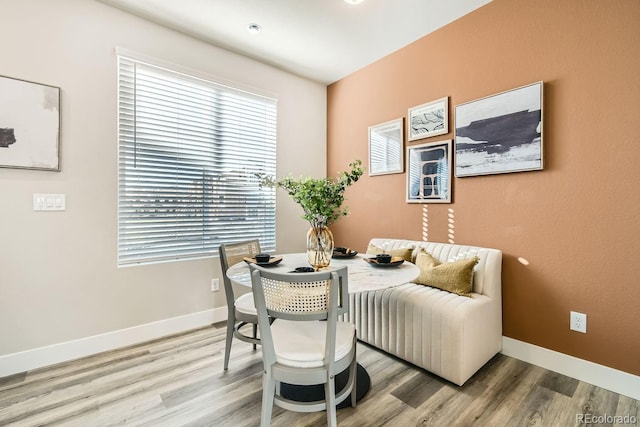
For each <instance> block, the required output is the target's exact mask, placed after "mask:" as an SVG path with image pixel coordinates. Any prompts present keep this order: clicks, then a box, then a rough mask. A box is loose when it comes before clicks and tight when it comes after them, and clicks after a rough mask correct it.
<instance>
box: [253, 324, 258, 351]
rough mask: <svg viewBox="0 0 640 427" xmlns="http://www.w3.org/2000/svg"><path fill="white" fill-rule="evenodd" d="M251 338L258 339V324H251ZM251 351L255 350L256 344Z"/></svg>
mask: <svg viewBox="0 0 640 427" xmlns="http://www.w3.org/2000/svg"><path fill="white" fill-rule="evenodd" d="M253 338H258V324H257V323H254V324H253ZM253 349H254V350H255V349H256V344H255V343H254V344H253Z"/></svg>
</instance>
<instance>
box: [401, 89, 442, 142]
mask: <svg viewBox="0 0 640 427" xmlns="http://www.w3.org/2000/svg"><path fill="white" fill-rule="evenodd" d="M408 116H409V118H408V120H407V133H408V137H407V140H408V141H415V140H417V139H422V138H428V137H431V136H438V135H443V134H445V133H448V132H449V97H448V96H447V97H444V98H441V99H438V100H435V101H431V102H427V103H426V104H422V105H418V106H416V107H412V108H409V113H408Z"/></svg>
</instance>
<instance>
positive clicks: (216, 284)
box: [211, 279, 220, 292]
mask: <svg viewBox="0 0 640 427" xmlns="http://www.w3.org/2000/svg"><path fill="white" fill-rule="evenodd" d="M219 290H220V279H211V292H218V291H219Z"/></svg>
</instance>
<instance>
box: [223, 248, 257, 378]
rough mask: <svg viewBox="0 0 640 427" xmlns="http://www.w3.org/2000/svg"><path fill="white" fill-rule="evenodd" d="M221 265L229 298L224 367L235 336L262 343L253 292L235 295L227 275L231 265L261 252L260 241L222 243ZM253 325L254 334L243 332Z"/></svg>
mask: <svg viewBox="0 0 640 427" xmlns="http://www.w3.org/2000/svg"><path fill="white" fill-rule="evenodd" d="M219 253H220V265H221V267H222V277H223V282H224V293H225V295H226V298H227V313H228V314H227V340H226V345H225V348H224V369H225V371H226V370H227V368H228V367H229V355H230V354H231V342H232V341H233V337H236V338H237V339H239V340H241V341H245V342H248V343H252V344H253V349H254V350H255V349H256V344H260V339H259V338H258V335H257V331H258V314H257V312H256V308H255V304H254V303H253V294H252V293H251V292H249V293H246V294H243V295H241V296H239V297H238V298H236V297H235V293H234V291H233V286H232V284H231V280H229V278H228V277H227V274H226V273H227V270H228V269H229V267H230V266H232V265H234V264H237V263H238V262H241V261H243V260H244V258H245V257H253V256H255V255H256V254H259V253H260V242H259V241H258V240H246V241H243V242H237V243H224V244H221V245H220V248H219ZM248 324H251V325H253V336H248V335H245V334H243V333H242V331H241V330H240V328H242V327H243V326H245V325H248Z"/></svg>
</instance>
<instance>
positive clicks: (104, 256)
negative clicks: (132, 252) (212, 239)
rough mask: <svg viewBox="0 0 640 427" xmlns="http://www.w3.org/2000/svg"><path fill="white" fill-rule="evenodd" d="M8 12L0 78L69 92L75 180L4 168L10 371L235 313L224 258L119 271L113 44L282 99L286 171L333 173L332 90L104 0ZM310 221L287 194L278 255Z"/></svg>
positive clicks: (68, 157)
mask: <svg viewBox="0 0 640 427" xmlns="http://www.w3.org/2000/svg"><path fill="white" fill-rule="evenodd" d="M0 10H1V11H2V13H0V40H2V51H1V52H0V75H4V76H9V77H15V78H20V79H24V80H29V81H34V82H39V83H45V84H49V85H53V86H58V87H60V88H61V89H62V91H61V98H62V101H61V102H62V105H61V120H62V126H61V147H62V152H61V166H62V171H61V172H47V171H30V170H17V169H3V168H0V248H1V250H2V255H1V256H0V363H1V362H2V356H6V355H11V354H13V355H14V356H15V355H16V353H18V352H24V351H27V352H28V351H29V350H32V349H37V348H40V349H41V350H42V347H45V346H49V345H55V344H58V343H63V342H67V341H72V340H82V339H84V338H85V337H90V336H94V335H98V334H105V333H109V332H113V331H118V330H122V329H125V328H132V327H136V326H138V325H143V324H147V323H150V322H158V321H162V320H165V319H170V318H174V317H178V316H185V315H190V314H193V313H199V312H203V311H206V310H211V309H213V308H216V307H222V306H224V295H223V293H222V292H218V293H211V292H210V291H209V282H210V279H211V278H213V277H221V273H220V269H219V263H218V259H217V258H209V259H201V260H193V261H181V262H170V263H163V264H155V265H147V266H138V267H128V268H117V266H116V255H117V254H116V250H117V249H116V243H117V230H116V226H117V211H116V207H117V204H116V200H117V186H116V185H117V162H116V156H117V135H116V83H117V80H116V71H117V70H116V56H115V52H114V49H115V48H116V47H122V48H125V49H128V50H131V51H135V52H139V53H141V54H144V55H149V56H152V57H156V58H159V59H162V60H164V61H169V62H172V63H176V64H180V65H181V66H184V67H189V68H192V69H195V70H198V71H200V72H203V73H208V74H210V75H213V76H218V77H220V78H222V79H225V80H228V81H235V82H238V83H240V84H242V85H244V86H251V87H255V88H258V89H260V90H262V91H266V92H268V93H272V94H276V95H277V96H278V98H279V104H278V113H279V127H278V164H277V167H278V174H279V175H285V174H287V173H289V172H292V173H293V174H294V175H300V174H304V175H312V176H323V175H324V174H325V173H326V149H325V146H326V88H325V87H324V86H323V85H321V84H319V83H315V82H312V81H309V80H305V79H302V78H299V77H296V76H293V75H291V74H288V73H285V72H282V71H280V70H277V69H274V68H272V67H269V66H266V65H264V64H261V63H258V62H255V61H253V60H250V59H247V58H245V57H242V56H239V55H235V54H232V53H230V52H228V51H225V50H222V49H219V48H216V47H212V46H210V45H207V44H205V43H202V42H200V41H197V40H194V39H192V38H189V37H187V36H184V35H182V34H179V33H176V32H174V31H172V30H168V29H164V28H161V27H159V26H157V25H155V24H152V23H149V22H147V21H144V20H141V19H139V18H136V17H133V16H130V15H128V14H126V13H124V12H121V11H119V10H117V9H113V8H111V7H109V6H106V5H104V4H102V3H98V2H96V1H93V0H56V1H51V0H20V1H15V0H0ZM0 96H1V94H0ZM1 121H2V118H1V117H0V127H1V126H2V123H1ZM0 150H1V149H0ZM1 156H2V154H1V152H0V159H1ZM33 193H64V194H66V196H67V210H66V211H65V212H34V211H33V210H32V196H33ZM300 214H301V211H300V210H299V208H298V207H297V206H296V205H295V204H293V203H292V202H291V201H290V200H288V198H287V196H286V195H284V194H279V196H278V223H277V224H278V235H277V241H278V248H277V249H278V252H281V253H282V252H289V251H297V250H301V249H302V248H303V246H304V239H305V233H306V230H307V228H308V226H307V224H306V223H305V222H304V221H303V220H301V219H299V216H300ZM5 360H6V358H5ZM0 371H1V369H0Z"/></svg>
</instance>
